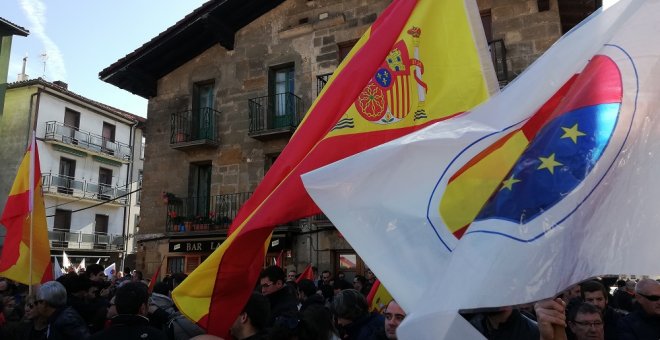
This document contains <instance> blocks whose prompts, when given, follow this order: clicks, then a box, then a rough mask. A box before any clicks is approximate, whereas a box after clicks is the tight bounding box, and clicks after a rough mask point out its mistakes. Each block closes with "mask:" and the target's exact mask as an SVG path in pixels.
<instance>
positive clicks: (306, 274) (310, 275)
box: [296, 263, 314, 283]
mask: <svg viewBox="0 0 660 340" xmlns="http://www.w3.org/2000/svg"><path fill="white" fill-rule="evenodd" d="M304 279H307V280H312V281H314V271H313V270H312V264H311V263H310V264H308V265H307V267H306V268H305V270H303V272H302V273H301V274H300V276H298V278H297V279H296V283H300V281H302V280H304Z"/></svg>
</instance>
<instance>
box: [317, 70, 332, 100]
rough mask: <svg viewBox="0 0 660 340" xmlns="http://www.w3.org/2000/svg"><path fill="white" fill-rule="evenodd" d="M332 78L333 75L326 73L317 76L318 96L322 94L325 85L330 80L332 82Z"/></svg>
mask: <svg viewBox="0 0 660 340" xmlns="http://www.w3.org/2000/svg"><path fill="white" fill-rule="evenodd" d="M331 76H332V73H326V74H320V75H318V76H316V96H317V97H318V95H320V94H321V90H323V88H324V87H325V85H326V84H327V83H328V80H330V77H331Z"/></svg>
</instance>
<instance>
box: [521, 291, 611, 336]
mask: <svg viewBox="0 0 660 340" xmlns="http://www.w3.org/2000/svg"><path fill="white" fill-rule="evenodd" d="M565 308H566V302H564V301H563V300H562V299H560V298H557V299H554V300H552V299H548V300H543V301H539V302H538V303H536V304H535V305H534V310H535V311H536V317H537V321H538V327H539V333H540V337H539V339H540V340H565V339H566V332H565V327H566V314H565ZM568 319H569V320H570V321H569V322H568V326H569V329H570V330H571V331H572V333H573V334H574V335H573V339H575V340H603V339H604V336H605V335H604V328H603V319H602V317H601V314H600V310H599V309H598V307H596V306H594V305H592V304H590V303H586V302H582V303H580V304H579V305H577V306H576V307H575V308H573V309H572V310H571V315H569V317H568Z"/></svg>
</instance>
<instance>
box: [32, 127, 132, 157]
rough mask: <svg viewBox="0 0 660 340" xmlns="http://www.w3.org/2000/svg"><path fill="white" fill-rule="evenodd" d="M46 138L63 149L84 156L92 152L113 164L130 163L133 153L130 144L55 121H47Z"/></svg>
mask: <svg viewBox="0 0 660 340" xmlns="http://www.w3.org/2000/svg"><path fill="white" fill-rule="evenodd" d="M44 140H45V141H46V142H50V143H54V144H57V145H60V147H61V148H64V149H62V150H61V151H64V152H68V153H74V154H76V155H78V156H83V157H84V156H86V154H87V153H91V154H93V155H96V156H98V157H99V158H98V160H99V161H101V162H103V160H104V159H105V160H108V161H109V162H112V163H113V164H114V163H117V162H120V163H130V161H131V155H132V154H133V152H132V151H131V146H130V145H128V144H124V143H121V142H118V141H115V140H110V139H108V138H104V137H103V136H99V135H96V134H93V133H91V132H87V131H83V130H80V129H78V128H76V127H73V126H69V125H66V124H64V123H60V122H55V121H50V122H46V133H45V135H44ZM119 165H121V164H119Z"/></svg>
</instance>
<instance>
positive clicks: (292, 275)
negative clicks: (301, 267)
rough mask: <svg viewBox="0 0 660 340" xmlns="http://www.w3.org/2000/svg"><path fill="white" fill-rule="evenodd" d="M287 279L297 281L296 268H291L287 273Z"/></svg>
mask: <svg viewBox="0 0 660 340" xmlns="http://www.w3.org/2000/svg"><path fill="white" fill-rule="evenodd" d="M286 280H287V281H295V280H296V271H295V270H289V272H288V273H287V274H286Z"/></svg>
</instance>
